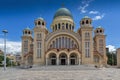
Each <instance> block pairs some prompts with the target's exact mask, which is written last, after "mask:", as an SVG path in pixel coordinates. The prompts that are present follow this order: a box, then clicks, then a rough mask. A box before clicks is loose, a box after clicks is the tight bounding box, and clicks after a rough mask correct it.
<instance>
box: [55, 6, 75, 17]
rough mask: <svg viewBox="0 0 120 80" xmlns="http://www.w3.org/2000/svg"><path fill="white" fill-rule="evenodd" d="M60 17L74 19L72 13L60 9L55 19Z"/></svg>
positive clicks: (65, 9)
mask: <svg viewBox="0 0 120 80" xmlns="http://www.w3.org/2000/svg"><path fill="white" fill-rule="evenodd" d="M59 16H69V17H71V18H73V17H72V14H71V12H70V11H69V10H68V9H67V8H60V9H58V10H57V11H56V13H55V15H54V19H55V18H56V17H59Z"/></svg>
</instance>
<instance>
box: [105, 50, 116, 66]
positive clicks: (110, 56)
mask: <svg viewBox="0 0 120 80" xmlns="http://www.w3.org/2000/svg"><path fill="white" fill-rule="evenodd" d="M107 57H108V61H107V63H108V64H109V65H117V56H116V52H107Z"/></svg>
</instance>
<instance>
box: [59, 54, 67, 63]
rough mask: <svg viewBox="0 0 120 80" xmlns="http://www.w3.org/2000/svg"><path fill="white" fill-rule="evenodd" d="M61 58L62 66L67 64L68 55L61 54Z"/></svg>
mask: <svg viewBox="0 0 120 80" xmlns="http://www.w3.org/2000/svg"><path fill="white" fill-rule="evenodd" d="M59 58H60V65H66V64H67V55H66V54H65V53H61V54H60V56H59Z"/></svg>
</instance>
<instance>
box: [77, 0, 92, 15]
mask: <svg viewBox="0 0 120 80" xmlns="http://www.w3.org/2000/svg"><path fill="white" fill-rule="evenodd" d="M92 1H93V0H83V1H82V6H80V7H79V8H78V10H80V12H81V13H86V12H87V10H86V8H87V7H88V6H89V4H90V2H92Z"/></svg>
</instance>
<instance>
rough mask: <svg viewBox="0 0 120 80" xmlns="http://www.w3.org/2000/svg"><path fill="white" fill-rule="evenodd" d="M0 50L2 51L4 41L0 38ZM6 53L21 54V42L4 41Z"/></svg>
mask: <svg viewBox="0 0 120 80" xmlns="http://www.w3.org/2000/svg"><path fill="white" fill-rule="evenodd" d="M0 49H1V50H2V51H4V39H3V38H0ZM6 52H7V53H13V54H16V53H20V52H21V42H16V41H9V40H7V41H6Z"/></svg>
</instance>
